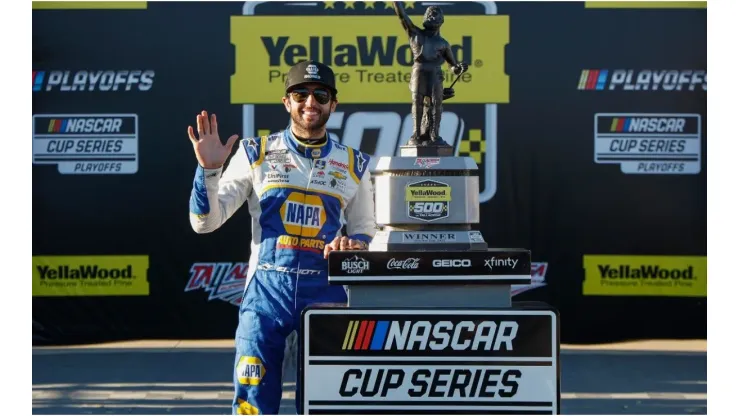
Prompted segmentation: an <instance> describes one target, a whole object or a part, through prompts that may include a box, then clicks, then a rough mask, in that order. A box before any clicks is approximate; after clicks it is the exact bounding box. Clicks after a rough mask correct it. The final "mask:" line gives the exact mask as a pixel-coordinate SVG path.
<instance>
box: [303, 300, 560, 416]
mask: <svg viewBox="0 0 740 416" xmlns="http://www.w3.org/2000/svg"><path fill="white" fill-rule="evenodd" d="M303 325H304V328H307V331H306V332H305V334H303V336H304V337H306V338H305V339H304V342H303V346H304V347H303V348H304V350H303V353H302V368H303V371H302V376H303V380H302V385H301V388H302V389H303V391H302V393H303V394H302V397H303V403H302V409H303V413H304V414H329V413H331V414H412V413H414V414H417V413H424V414H430V413H432V414H444V413H449V412H454V413H464V414H491V413H505V414H512V415H515V414H558V413H559V411H560V409H559V403H560V400H559V399H560V397H559V392H560V378H559V374H560V371H559V360H558V356H559V348H558V345H559V343H558V319H557V315H556V312H555V311H553V310H550V309H506V310H445V311H439V310H393V309H382V310H373V309H343V308H342V309H332V308H324V309H322V308H313V307H311V308H308V309H307V310H306V311H305V312H304V315H303Z"/></svg>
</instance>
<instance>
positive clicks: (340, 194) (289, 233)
mask: <svg viewBox="0 0 740 416" xmlns="http://www.w3.org/2000/svg"><path fill="white" fill-rule="evenodd" d="M282 101H283V104H284V105H285V110H286V111H287V112H288V113H290V123H289V124H288V127H287V128H286V129H285V130H282V131H279V132H277V133H273V134H270V135H269V136H262V137H249V138H244V139H243V140H241V141H240V142H239V147H238V149H237V151H236V153H235V154H234V156H233V157H232V158H231V160H230V161H229V164H228V166H227V167H226V168H225V169H224V164H225V162H226V159H227V158H228V156H229V155H230V154H231V151H232V148H233V146H234V144H235V143H236V141H237V139H238V136H237V135H232V136H231V137H229V139H228V140H227V141H226V145H223V144H222V142H221V140H220V138H219V134H218V122H217V120H216V115H215V114H211V115H210V116H209V115H208V113H207V112H206V111H203V112H201V113H200V114H198V116H197V120H196V122H197V130H198V131H197V136H196V134H195V132H194V131H193V127H192V126H189V127H188V136H189V137H190V140H191V142H192V144H193V148H194V150H195V156H196V159H197V160H198V166H197V168H196V171H195V179H194V181H193V189H192V192H191V196H190V223H191V225H192V227H193V230H195V232H197V233H208V232H212V231H215V230H216V229H218V228H219V227H220V226H222V225H223V224H224V222H226V221H227V220H228V219H229V218H230V217H231V216H232V215H233V214H234V212H235V211H236V210H237V209H239V208H240V207H241V206H242V205H243V204H244V202H247V205H248V209H249V213H250V215H251V217H252V230H251V231H252V241H251V245H250V246H251V255H250V261H249V264H250V266H249V272H248V283H247V284H246V287H245V290H244V296H243V298H242V302H241V305H240V307H239V323H238V325H237V329H236V334H235V344H236V357H235V360H234V373H233V378H234V388H235V395H234V399H233V402H232V413H233V414H277V413H278V410H279V409H280V399H281V396H282V371H281V369H282V364H283V356H284V351H285V340H286V338H287V337H288V335H289V334H290V333H291V332H292V331H293V330H300V317H301V311H302V310H303V309H304V308H305V307H306V306H308V305H310V304H313V303H346V302H347V295H346V293H345V291H344V288H343V287H342V286H330V285H328V283H327V268H328V267H327V260H326V258H327V256H328V253H329V252H330V251H332V250H366V249H367V247H368V244H369V243H370V240H371V239H372V237H373V236H374V235H375V218H374V202H373V191H372V185H371V181H370V172H368V163H369V162H370V157H369V156H368V155H366V154H364V153H362V152H360V151H358V150H356V149H352V148H350V147H347V146H343V145H341V144H339V143H338V142H336V141H334V140H332V139H331V138H329V136H328V134H327V132H326V122H327V120H328V119H329V116H330V115H331V113H332V112H334V110H335V109H336V107H337V102H338V101H337V89H336V86H335V80H334V73H333V71H332V70H331V68H329V67H328V66H326V65H323V64H321V63H319V62H315V61H303V62H301V63H298V64H296V65H295V66H293V67H292V68H291V69H290V70H289V72H288V74H287V77H286V81H285V96H284V97H283V98H282ZM343 226H346V234H347V235H342V234H343V232H342V228H343ZM299 383H300V381H299ZM299 386H300V385H299ZM299 390H300V389H299V388H296V391H297V392H298V391H299ZM299 403H300V397H299V396H298V395H297V396H296V405H297V406H300V404H299ZM298 408H299V409H300V407H298Z"/></svg>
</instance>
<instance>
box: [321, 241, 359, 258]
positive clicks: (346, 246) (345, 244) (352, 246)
mask: <svg viewBox="0 0 740 416" xmlns="http://www.w3.org/2000/svg"><path fill="white" fill-rule="evenodd" d="M366 248H367V247H366V245H365V244H364V243H363V242H362V241H360V240H352V239H351V238H349V237H346V236H342V237H337V238H335V239H334V241H332V242H331V243H329V244H327V245H325V246H324V258H325V259H327V258H329V253H330V252H332V251H334V250H338V251H344V250H365V249H366Z"/></svg>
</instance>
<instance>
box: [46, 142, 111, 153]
mask: <svg viewBox="0 0 740 416" xmlns="http://www.w3.org/2000/svg"><path fill="white" fill-rule="evenodd" d="M122 149H123V140H121V139H90V140H72V139H65V140H48V141H47V143H46V151H47V152H49V153H67V152H74V153H118V152H120V151H121V150H122Z"/></svg>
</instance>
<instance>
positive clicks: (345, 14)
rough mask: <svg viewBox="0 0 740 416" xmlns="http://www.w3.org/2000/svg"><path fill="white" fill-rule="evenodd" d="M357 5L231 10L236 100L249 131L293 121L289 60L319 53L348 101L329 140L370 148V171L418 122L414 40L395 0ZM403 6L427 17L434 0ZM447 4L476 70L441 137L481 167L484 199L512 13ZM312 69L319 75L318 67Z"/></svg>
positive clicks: (504, 95)
mask: <svg viewBox="0 0 740 416" xmlns="http://www.w3.org/2000/svg"><path fill="white" fill-rule="evenodd" d="M353 5H354V2H346V3H345V2H336V4H335V3H334V2H310V3H305V4H302V7H300V9H301V11H299V12H298V13H300V14H301V15H296V10H297V9H295V7H292V6H291V7H289V6H288V3H283V2H247V3H245V5H244V8H243V14H244V15H243V16H232V17H231V43H232V44H233V45H234V50H235V61H236V65H235V67H236V68H237V70H236V71H235V72H234V74H233V75H232V76H231V102H232V103H233V104H242V105H243V106H244V107H243V116H244V119H243V126H244V132H243V134H244V136H245V137H251V136H256V135H263V134H266V133H268V132H274V131H277V130H279V129H283V128H284V127H285V109H284V107H283V105H282V103H280V101H279V100H277V99H276V98H275V97H277V96H276V94H280V93H281V92H282V90H283V89H284V85H285V78H286V75H287V72H288V70H289V69H290V67H291V66H293V65H295V64H296V63H298V62H301V61H304V60H309V59H311V60H316V61H319V62H322V63H324V64H327V65H329V66H331V67H332V69H333V70H334V73H335V78H336V82H337V89H338V90H339V96H340V106H339V107H338V108H337V111H335V112H334V113H332V114H331V116H330V118H329V120H328V122H327V130H328V131H329V135H330V136H331V138H332V139H334V140H336V141H338V142H339V143H342V144H344V145H347V146H351V147H353V148H356V149H362V151H363V152H365V153H367V154H369V155H370V156H371V157H372V159H371V160H370V169H374V167H375V164H376V163H377V158H378V157H380V156H398V155H399V152H400V146H401V145H403V144H405V143H406V142H407V141H408V140H409V138H410V137H411V132H412V127H413V119H412V117H411V114H410V112H411V94H410V92H409V80H410V76H411V65H412V64H413V58H412V54H411V50H410V46H409V42H408V38H407V35H406V33H405V32H404V30H403V28H402V26H401V24H400V22H399V20H398V18H397V17H396V16H395V15H394V14H393V10H392V6H391V5H390V4H389V3H382V2H365V4H364V5H363V6H357V7H354V6H353ZM404 7H405V8H406V10H405V11H406V13H407V14H408V15H409V16H410V17H411V19H412V20H414V21H415V22H416V23H418V24H421V20H420V19H421V16H422V15H423V13H424V11H425V10H426V7H427V5H426V4H425V3H421V2H404ZM442 7H443V9H444V13H445V23H444V28H443V29H442V30H443V32H444V37H445V39H446V40H447V41H448V42H449V43H450V45H451V49H452V51H453V53H454V54H455V55H456V58H457V59H458V61H464V62H467V63H468V64H469V65H470V67H469V68H470V69H469V70H468V72H466V73H465V74H463V75H462V76H461V77H460V78H459V80H458V81H457V83H456V84H455V85H456V91H455V98H454V99H453V100H450V101H449V102H445V106H444V113H443V114H442V119H441V124H440V136H441V137H442V138H443V139H444V140H445V141H446V142H447V143H449V144H451V145H452V146H453V147H454V148H455V151H456V154H457V155H459V156H468V157H471V158H472V159H473V160H474V161H475V162H476V163H477V164H478V166H479V169H480V170H481V175H480V181H481V190H482V191H481V194H480V198H479V199H480V202H481V203H484V202H486V201H488V200H490V199H491V198H492V197H493V196H494V194H495V193H496V172H497V168H496V148H497V145H496V141H497V132H496V124H497V123H496V119H497V104H506V103H508V102H509V76H508V75H507V74H506V73H505V71H504V68H505V62H504V58H505V51H506V46H507V44H508V43H509V17H508V16H498V15H496V12H497V10H496V5H495V3H494V2H454V3H453V2H450V3H445V4H444V5H443V6H442ZM303 14H305V15H303ZM307 16H310V21H311V23H312V24H311V25H309V26H306V25H305V22H306V21H307V20H306V19H307ZM304 76H306V77H310V76H311V68H310V67H309V68H308V70H307V72H306V74H304ZM444 77H445V81H444V84H445V86H449V85H451V83H452V81H453V80H454V79H455V76H454V75H453V74H452V73H451V71H446V72H445V74H444ZM429 162H430V163H429V164H430V165H431V164H433V161H432V160H429ZM440 205H441V204H437V205H436V207H439V206H440ZM421 208H424V207H421ZM415 215H416V214H415ZM422 215H424V216H426V217H428V218H430V217H429V215H427V214H425V213H424V212H421V213H420V214H418V216H422ZM434 215H441V213H436V214H433V215H432V216H434Z"/></svg>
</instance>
